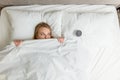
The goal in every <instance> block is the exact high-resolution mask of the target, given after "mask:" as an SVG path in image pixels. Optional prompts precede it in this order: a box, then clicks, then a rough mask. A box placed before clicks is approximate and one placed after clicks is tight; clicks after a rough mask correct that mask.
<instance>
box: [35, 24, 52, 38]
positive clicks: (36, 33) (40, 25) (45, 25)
mask: <svg viewBox="0 0 120 80" xmlns="http://www.w3.org/2000/svg"><path fill="white" fill-rule="evenodd" d="M40 28H48V29H49V30H50V32H51V33H50V34H51V35H52V30H51V27H50V25H48V24H47V23H45V22H40V23H39V24H37V25H36V27H35V31H34V36H33V39H37V35H38V30H39V29H40ZM51 37H52V36H51Z"/></svg>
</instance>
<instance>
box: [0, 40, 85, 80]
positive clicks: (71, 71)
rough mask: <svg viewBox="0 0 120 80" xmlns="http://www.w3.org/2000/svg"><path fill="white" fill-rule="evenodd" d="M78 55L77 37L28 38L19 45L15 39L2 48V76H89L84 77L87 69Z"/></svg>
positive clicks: (34, 79)
mask: <svg viewBox="0 0 120 80" xmlns="http://www.w3.org/2000/svg"><path fill="white" fill-rule="evenodd" d="M78 56H79V54H78V50H77V41H76V40H66V41H65V42H64V43H59V42H58V40H57V39H46V40H29V41H24V42H23V43H22V44H21V45H20V46H19V47H16V46H15V45H14V44H13V43H12V44H11V45H8V46H7V47H6V48H5V49H4V50H2V51H1V52H0V59H1V60H0V79H2V80H87V79H82V77H84V76H85V72H84V70H85V69H84V70H80V66H81V65H80V66H78V65H79V60H78V59H79V57H78ZM84 62H85V61H84ZM82 66H83V65H82ZM83 67H85V66H83ZM82 69H83V68H82ZM83 74H84V76H83ZM84 78H85V77H84Z"/></svg>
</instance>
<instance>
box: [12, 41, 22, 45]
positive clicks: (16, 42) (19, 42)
mask: <svg viewBox="0 0 120 80" xmlns="http://www.w3.org/2000/svg"><path fill="white" fill-rule="evenodd" d="M13 42H14V44H15V45H16V46H19V45H20V44H21V43H22V40H14V41H13Z"/></svg>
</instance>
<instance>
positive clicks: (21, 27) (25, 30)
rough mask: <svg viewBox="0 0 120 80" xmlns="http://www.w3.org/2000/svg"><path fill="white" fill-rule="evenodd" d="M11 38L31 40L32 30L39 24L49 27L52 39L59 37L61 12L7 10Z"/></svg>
mask: <svg viewBox="0 0 120 80" xmlns="http://www.w3.org/2000/svg"><path fill="white" fill-rule="evenodd" d="M7 13H8V16H9V21H10V24H11V27H12V28H13V31H12V37H13V40H15V39H23V40H24V39H32V38H33V35H34V28H35V26H36V25H37V24H38V23H40V22H46V23H48V24H49V25H50V26H51V29H52V33H53V36H54V37H58V36H61V14H62V12H61V11H49V12H44V11H43V12H42V11H22V10H7Z"/></svg>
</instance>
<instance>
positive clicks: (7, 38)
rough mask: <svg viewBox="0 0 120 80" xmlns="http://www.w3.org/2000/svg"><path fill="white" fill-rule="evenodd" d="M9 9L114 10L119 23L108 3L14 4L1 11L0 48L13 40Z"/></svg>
mask: <svg viewBox="0 0 120 80" xmlns="http://www.w3.org/2000/svg"><path fill="white" fill-rule="evenodd" d="M7 10H23V11H42V10H44V11H46V12H47V11H52V10H63V11H65V12H112V13H115V23H116V24H118V21H117V14H116V11H115V7H114V6H108V5H88V4H85V5H28V6H12V7H6V8H4V9H3V10H2V11H1V19H2V20H1V22H0V23H1V26H0V29H1V32H0V33H1V34H0V41H1V42H2V43H0V49H1V48H2V47H5V46H6V45H7V44H9V43H10V42H11V40H12V39H11V37H12V35H11V33H12V32H11V30H13V28H12V27H11V26H10V21H9V20H8V14H7V12H6V11H7Z"/></svg>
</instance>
